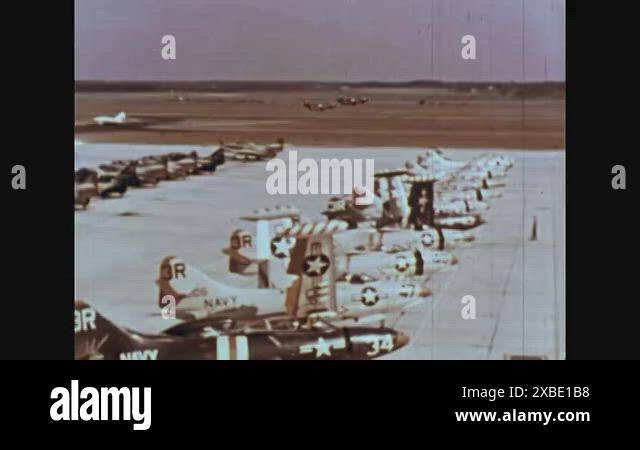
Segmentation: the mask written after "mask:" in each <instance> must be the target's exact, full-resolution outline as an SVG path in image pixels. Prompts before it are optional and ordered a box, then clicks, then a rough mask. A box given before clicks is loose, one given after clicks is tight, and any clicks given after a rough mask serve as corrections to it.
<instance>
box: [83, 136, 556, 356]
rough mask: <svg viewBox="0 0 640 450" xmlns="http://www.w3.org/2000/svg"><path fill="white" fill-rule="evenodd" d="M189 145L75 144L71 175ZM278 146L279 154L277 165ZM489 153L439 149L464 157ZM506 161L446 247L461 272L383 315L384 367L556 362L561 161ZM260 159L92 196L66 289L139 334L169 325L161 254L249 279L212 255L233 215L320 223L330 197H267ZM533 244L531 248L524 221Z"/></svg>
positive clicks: (535, 156) (438, 278)
mask: <svg viewBox="0 0 640 450" xmlns="http://www.w3.org/2000/svg"><path fill="white" fill-rule="evenodd" d="M287 148H288V149H295V150H298V156H299V158H303V157H309V158H314V159H316V160H317V159H318V158H340V159H341V158H345V157H350V158H362V159H365V158H374V160H375V168H376V170H379V169H384V168H395V167H399V166H400V165H401V164H402V163H403V162H404V161H405V160H415V157H416V156H417V155H418V154H419V153H421V152H423V151H424V149H419V148H404V147H403V148H391V147H389V148H384V147H376V148H371V147H354V148H312V147H298V146H288V147H287ZM192 149H198V150H199V151H200V153H201V154H205V153H210V152H211V151H212V150H213V149H212V148H211V147H209V148H202V147H194V146H188V147H187V146H175V145H170V146H166V145H163V146H159V145H128V144H85V143H80V142H77V143H76V147H75V155H76V156H75V158H76V167H83V166H96V165H97V164H99V163H100V162H107V161H110V160H113V159H121V158H132V157H139V156H142V155H145V154H155V153H166V152H169V151H186V150H192ZM287 151H288V150H285V151H284V152H283V153H282V154H281V157H282V158H283V159H285V161H286V160H287ZM494 151H495V152H501V151H500V150H494V149H478V150H446V151H445V153H446V155H447V156H449V157H451V158H456V159H469V158H472V157H473V156H476V155H478V154H480V153H484V152H494ZM505 153H506V154H508V155H509V156H511V157H513V158H515V160H516V164H515V166H514V167H513V168H512V169H511V171H510V172H509V175H508V177H507V179H506V183H507V186H506V187H505V188H502V189H501V190H502V192H503V197H502V198H498V199H493V200H490V203H491V209H490V210H489V211H488V212H487V213H486V214H485V215H484V216H485V217H486V219H487V222H488V223H487V224H485V225H483V226H482V227H480V228H478V229H477V230H476V234H477V237H478V239H477V241H476V242H474V243H473V245H471V246H470V247H468V248H464V249H458V250H456V251H455V253H456V255H457V256H458V257H459V259H460V263H459V265H458V266H457V267H456V268H455V269H454V270H451V271H448V272H446V273H440V274H436V275H435V276H434V277H433V279H432V282H431V283H432V287H433V290H434V296H433V298H432V299H430V300H429V301H428V302H427V304H425V305H423V306H419V307H416V308H415V309H412V310H409V311H408V312H406V313H405V314H404V315H403V316H401V317H398V318H395V317H394V318H390V319H389V322H388V325H393V326H395V327H396V328H398V329H400V330H402V331H403V332H405V333H407V334H409V335H410V337H411V343H410V344H409V345H408V346H407V347H406V348H405V349H402V350H400V351H398V352H395V353H392V354H390V355H388V356H387V357H386V358H390V359H504V358H505V357H522V356H523V355H524V356H530V357H544V358H548V359H559V358H564V340H565V333H564V310H565V295H564V287H565V286H564V283H565V275H564V274H565V253H564V252H565V205H564V202H565V190H564V186H565V172H564V164H565V153H564V151H532V150H527V151H518V150H511V151H507V152H505ZM268 175H269V173H268V172H266V171H265V163H264V162H257V163H241V162H235V161H228V162H227V163H226V164H225V165H224V166H221V167H219V168H218V171H217V172H216V173H215V174H214V175H201V176H193V177H189V178H188V179H187V180H186V181H166V182H162V183H160V184H159V185H158V187H156V188H142V189H130V190H128V191H127V193H126V194H125V196H124V197H123V198H114V199H108V200H102V199H98V198H94V199H92V202H91V205H90V206H89V208H88V209H87V210H86V211H77V212H76V213H75V291H76V298H77V299H84V300H86V301H88V302H90V303H91V304H92V305H93V306H95V307H96V308H97V309H98V310H99V311H100V312H101V313H103V314H104V315H105V316H107V317H109V318H111V319H113V320H114V321H115V322H116V323H118V324H121V325H123V326H126V327H130V328H133V329H136V330H139V331H143V332H156V331H160V330H162V329H163V328H166V327H167V326H169V325H171V324H172V321H167V320H164V319H162V318H161V317H160V315H159V312H158V310H157V306H156V304H157V294H156V290H155V285H154V282H153V281H154V280H155V279H156V278H157V276H158V265H159V263H160V260H161V259H162V258H163V257H164V256H166V255H177V256H181V257H183V258H185V259H186V261H188V262H189V263H190V264H193V265H194V266H196V267H199V268H200V269H201V270H203V271H204V272H205V273H207V274H209V275H211V276H213V277H216V278H218V279H221V280H223V281H225V282H228V283H229V284H234V285H238V286H255V284H256V281H255V280H254V279H253V278H250V279H248V278H243V277H241V276H237V275H234V274H229V273H227V271H226V269H227V260H226V257H225V255H223V254H222V252H221V250H222V249H223V248H224V247H226V246H227V244H228V239H229V234H230V233H231V232H232V230H234V229H236V228H239V227H247V229H251V228H250V227H251V225H250V224H248V223H243V222H242V221H240V220H239V219H238V217H239V216H241V215H244V214H247V213H249V212H250V211H251V210H253V209H256V208H262V207H265V206H274V205H276V204H281V205H288V204H291V205H294V206H297V207H298V208H299V209H300V210H301V211H302V213H303V219H313V220H323V218H324V217H323V216H322V215H321V214H320V211H321V210H322V209H323V207H324V206H325V205H326V202H327V200H328V198H329V197H330V195H313V196H300V195H284V196H270V195H269V194H268V193H267V192H266V189H265V181H266V178H267V176H268ZM534 216H536V217H537V240H532V241H530V240H529V238H530V234H531V228H532V222H533V217H534ZM465 295H472V296H474V298H475V310H476V311H475V319H464V318H463V317H462V314H461V311H462V309H463V307H464V306H465V305H464V304H463V303H462V301H461V300H462V297H463V296H465Z"/></svg>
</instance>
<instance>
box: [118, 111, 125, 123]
mask: <svg viewBox="0 0 640 450" xmlns="http://www.w3.org/2000/svg"><path fill="white" fill-rule="evenodd" d="M115 119H116V120H117V121H118V122H124V121H125V120H127V113H126V112H124V111H120V112H119V113H118V114H117V115H116V117H115Z"/></svg>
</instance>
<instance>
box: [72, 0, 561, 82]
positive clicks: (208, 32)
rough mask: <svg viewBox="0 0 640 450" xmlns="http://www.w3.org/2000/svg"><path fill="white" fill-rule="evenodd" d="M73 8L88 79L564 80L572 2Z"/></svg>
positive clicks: (167, 1)
mask: <svg viewBox="0 0 640 450" xmlns="http://www.w3.org/2000/svg"><path fill="white" fill-rule="evenodd" d="M523 4H524V14H523ZM75 8H76V11H75V16H76V18H75V77H76V79H80V80H86V79H92V80H102V79H106V80H210V79H216V80H322V81H338V80H343V81H362V80H380V81H407V80H416V79H435V80H452V81H453V80H470V81H473V80H475V81H510V80H516V81H522V80H525V81H538V80H564V79H565V2H564V0H524V1H523V0H76V2H75ZM523 18H524V20H523ZM523 30H524V43H523ZM165 34H172V35H174V36H175V37H176V41H177V45H176V47H177V52H176V56H177V59H176V60H174V61H171V60H169V61H165V60H163V59H162V57H161V53H160V51H161V48H162V43H161V38H162V36H164V35H165ZM466 34H472V35H474V36H475V37H476V39H477V59H476V60H475V61H469V60H468V61H465V60H463V59H462V57H461V54H460V51H461V48H462V44H461V43H460V40H461V38H462V36H463V35H466ZM523 45H524V51H523ZM523 66H524V70H523Z"/></svg>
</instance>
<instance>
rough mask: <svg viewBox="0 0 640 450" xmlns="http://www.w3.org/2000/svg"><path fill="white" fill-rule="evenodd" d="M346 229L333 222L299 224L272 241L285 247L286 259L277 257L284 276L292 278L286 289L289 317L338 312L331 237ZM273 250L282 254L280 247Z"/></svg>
mask: <svg viewBox="0 0 640 450" xmlns="http://www.w3.org/2000/svg"><path fill="white" fill-rule="evenodd" d="M347 226H348V225H347V223H346V222H343V221H336V220H330V221H327V222H310V223H305V224H300V223H298V224H295V225H294V226H292V227H291V228H289V229H287V230H284V231H283V232H282V233H280V234H278V236H276V238H275V239H274V241H276V240H278V239H279V240H280V242H286V243H287V244H286V245H287V247H288V248H287V252H286V254H287V255H286V257H283V258H279V259H280V260H281V264H282V266H283V267H284V266H286V267H287V270H286V272H285V274H286V275H288V276H290V277H292V276H293V277H295V278H293V279H294V282H293V283H291V284H290V285H289V286H288V287H287V289H286V311H287V313H288V314H291V315H293V316H306V315H308V314H311V313H313V312H316V311H320V310H327V309H328V310H331V311H336V310H337V308H338V305H337V303H336V292H335V286H336V283H335V281H336V265H335V256H334V252H333V234H334V233H336V232H339V231H342V230H345V229H347ZM273 248H274V249H278V250H279V251H282V252H283V254H284V248H283V247H282V246H280V247H278V246H277V245H274V247H273ZM274 256H275V255H274ZM272 261H273V260H271V261H270V262H272ZM270 266H272V264H270Z"/></svg>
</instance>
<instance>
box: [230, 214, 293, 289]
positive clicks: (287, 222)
mask: <svg viewBox="0 0 640 450" xmlns="http://www.w3.org/2000/svg"><path fill="white" fill-rule="evenodd" d="M241 219H242V220H247V221H250V222H254V223H255V235H254V236H255V239H254V236H252V235H251V233H249V232H247V231H244V230H235V231H234V232H233V233H232V234H231V238H230V242H229V248H228V249H227V253H228V254H229V271H230V272H234V273H247V269H248V268H249V267H250V265H252V264H254V265H255V264H257V266H258V274H259V277H258V287H264V288H266V287H279V286H280V285H288V283H287V280H281V283H276V284H272V283H270V282H269V279H268V274H267V273H266V272H265V270H266V269H265V268H266V262H267V260H270V259H272V258H273V255H274V252H273V251H272V245H274V244H273V243H272V239H273V237H274V236H276V235H277V234H278V233H280V232H282V231H283V230H285V229H287V228H290V227H292V226H293V224H294V223H296V222H298V221H299V219H300V211H299V210H298V209H297V208H295V207H293V206H275V207H273V208H263V209H259V210H255V211H253V212H252V213H251V214H250V215H248V216H244V217H241ZM276 253H277V252H276Z"/></svg>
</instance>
